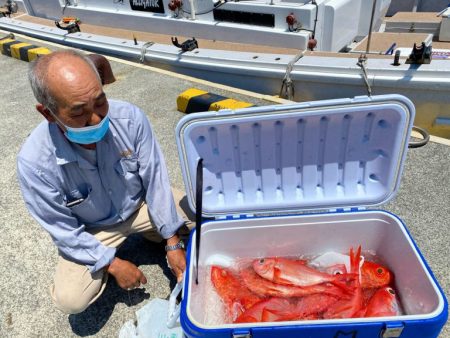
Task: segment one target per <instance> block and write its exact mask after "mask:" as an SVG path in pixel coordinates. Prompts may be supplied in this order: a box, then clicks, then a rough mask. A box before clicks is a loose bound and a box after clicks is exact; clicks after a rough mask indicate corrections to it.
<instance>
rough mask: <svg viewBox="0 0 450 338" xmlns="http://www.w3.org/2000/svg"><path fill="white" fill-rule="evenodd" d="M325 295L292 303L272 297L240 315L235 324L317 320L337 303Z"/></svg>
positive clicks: (311, 296)
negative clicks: (319, 315) (320, 314)
mask: <svg viewBox="0 0 450 338" xmlns="http://www.w3.org/2000/svg"><path fill="white" fill-rule="evenodd" d="M336 300H337V299H336V298H335V297H333V296H329V295H325V294H314V295H310V296H306V297H302V298H300V299H299V300H298V301H297V302H290V301H288V300H287V299H286V298H277V297H272V298H269V299H268V300H263V301H261V302H259V303H257V304H255V305H254V306H253V307H251V308H250V309H248V310H246V311H245V312H244V313H243V314H242V315H240V316H239V317H238V318H237V319H236V321H235V323H252V322H279V321H287V320H310V319H317V318H318V314H319V313H321V312H323V311H325V310H326V308H327V307H329V306H330V305H331V304H333V303H335V302H336Z"/></svg>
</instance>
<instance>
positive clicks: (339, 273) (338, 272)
mask: <svg viewBox="0 0 450 338" xmlns="http://www.w3.org/2000/svg"><path fill="white" fill-rule="evenodd" d="M334 275H335V276H336V275H342V273H341V272H340V271H335V272H334Z"/></svg>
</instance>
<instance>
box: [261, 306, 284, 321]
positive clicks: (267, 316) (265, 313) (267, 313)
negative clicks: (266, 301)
mask: <svg viewBox="0 0 450 338" xmlns="http://www.w3.org/2000/svg"><path fill="white" fill-rule="evenodd" d="M279 317H280V316H279V315H278V314H277V311H272V310H269V309H267V308H264V309H263V310H262V314H261V321H262V322H275V321H277V320H278V319H279Z"/></svg>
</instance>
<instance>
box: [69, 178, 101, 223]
mask: <svg viewBox="0 0 450 338" xmlns="http://www.w3.org/2000/svg"><path fill="white" fill-rule="evenodd" d="M91 192H92V188H91V187H89V188H88V190H87V193H85V194H83V197H82V198H80V199H78V200H74V201H68V202H67V204H66V205H67V207H68V208H69V209H70V211H71V212H72V214H73V215H74V216H76V217H77V219H78V220H79V221H80V222H86V223H90V222H95V221H97V220H98V218H99V212H98V210H99V207H98V205H95V204H94V203H93V201H92V194H91ZM72 203H76V204H73V205H72Z"/></svg>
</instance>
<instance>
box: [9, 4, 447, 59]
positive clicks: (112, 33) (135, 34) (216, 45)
mask: <svg viewBox="0 0 450 338" xmlns="http://www.w3.org/2000/svg"><path fill="white" fill-rule="evenodd" d="M397 14H402V13H397ZM397 14H396V15H397ZM425 14H429V13H425ZM15 18H17V19H18V20H23V21H26V22H31V23H36V24H41V25H45V26H49V27H55V24H54V21H52V20H48V19H43V18H38V17H34V16H29V15H27V14H24V13H20V14H19V13H18V14H17V15H15ZM387 19H388V18H387ZM81 31H82V32H85V33H91V34H96V35H104V36H109V37H115V38H123V39H125V40H133V38H136V39H137V40H139V41H144V42H147V41H153V42H155V43H161V44H171V36H170V35H165V34H155V33H148V32H141V31H129V30H125V29H118V28H113V27H103V26H95V25H90V24H83V23H82V24H81ZM190 38H192V37H186V36H178V40H179V41H185V40H187V39H190ZM426 38H427V34H424V33H388V32H380V33H373V34H372V39H371V45H370V52H371V54H372V55H370V57H373V58H392V56H390V55H389V56H385V55H383V54H384V52H385V51H386V50H387V49H388V48H389V47H390V46H391V45H392V44H393V43H394V42H395V43H397V47H404V48H412V46H413V44H414V42H416V43H421V42H422V41H424V40H425V39H426ZM198 43H199V48H204V49H216V50H228V51H240V52H251V53H268V54H282V55H285V54H286V55H292V56H294V55H296V54H297V53H298V52H299V50H298V49H293V48H280V47H271V46H261V45H251V44H241V43H233V42H227V41H216V40H206V39H198ZM366 44H367V37H365V38H364V39H363V40H361V41H360V42H359V43H357V44H356V45H355V46H354V48H353V49H352V53H335V52H322V51H312V52H311V51H307V52H306V55H315V56H327V57H341V58H355V59H357V58H358V57H359V54H358V53H359V52H365V50H366ZM433 48H439V49H449V50H450V43H448V42H438V41H434V42H433ZM402 57H407V55H402Z"/></svg>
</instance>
